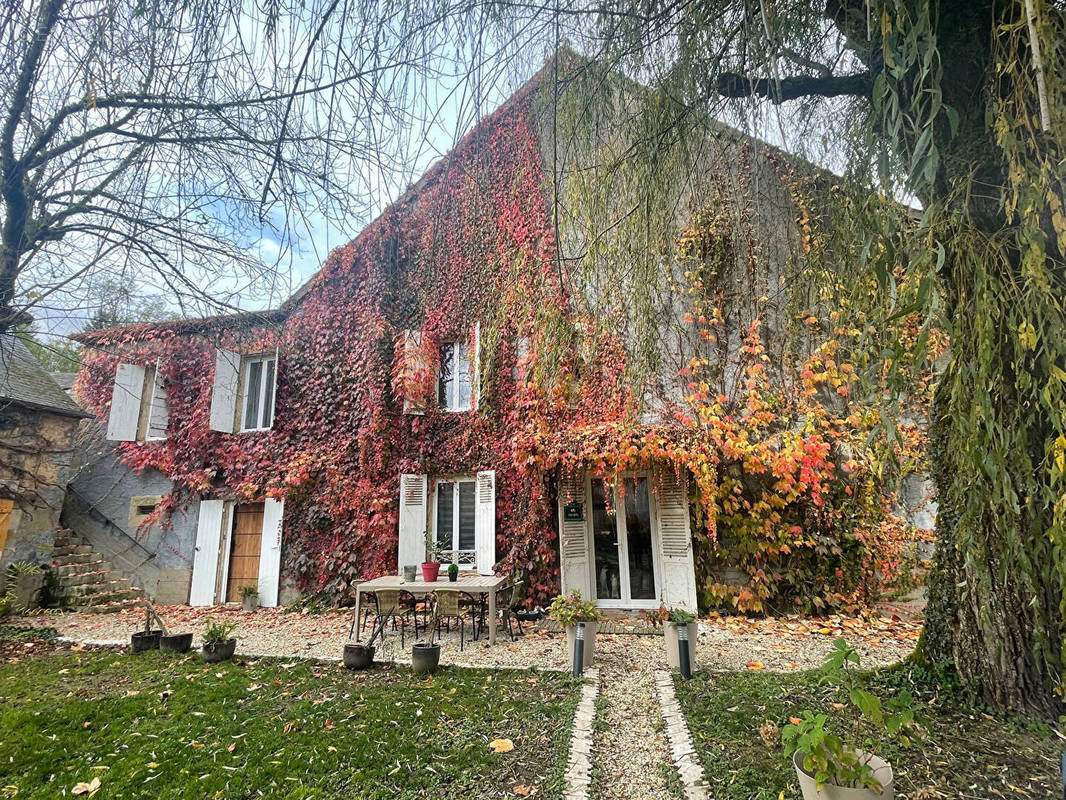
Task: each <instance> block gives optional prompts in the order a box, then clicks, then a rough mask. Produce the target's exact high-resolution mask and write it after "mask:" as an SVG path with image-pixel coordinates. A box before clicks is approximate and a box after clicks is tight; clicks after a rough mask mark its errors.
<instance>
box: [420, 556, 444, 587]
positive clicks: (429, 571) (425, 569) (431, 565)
mask: <svg viewBox="0 0 1066 800" xmlns="http://www.w3.org/2000/svg"><path fill="white" fill-rule="evenodd" d="M439 574H440V562H439V561H423V562H422V580H424V581H425V582H426V583H434V582H436V580H437V575H439Z"/></svg>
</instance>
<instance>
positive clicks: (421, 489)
mask: <svg viewBox="0 0 1066 800" xmlns="http://www.w3.org/2000/svg"><path fill="white" fill-rule="evenodd" d="M428 483H429V481H428V479H427V477H426V476H425V475H401V476H400V540H399V546H398V548H397V551H396V574H397V575H402V574H403V568H404V567H405V566H410V565H412V564H415V565H417V564H421V563H422V562H423V561H425V560H426V491H427V485H428Z"/></svg>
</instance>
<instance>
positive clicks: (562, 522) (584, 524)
mask: <svg viewBox="0 0 1066 800" xmlns="http://www.w3.org/2000/svg"><path fill="white" fill-rule="evenodd" d="M568 503H577V504H580V506H581V516H582V519H581V521H573V522H568V521H567V520H566V506H567V504H568ZM588 515H589V507H588V498H587V497H586V496H585V476H584V475H582V474H578V475H564V476H563V477H562V479H561V480H560V482H559V531H560V535H559V570H560V575H561V582H562V590H563V594H566V593H568V592H571V591H573V590H574V589H577V590H578V591H580V592H581V596H582V597H584V598H585V599H586V600H591V599H593V594H592V581H591V580H590V577H589V575H590V571H591V560H592V559H591V557H590V553H589V535H588Z"/></svg>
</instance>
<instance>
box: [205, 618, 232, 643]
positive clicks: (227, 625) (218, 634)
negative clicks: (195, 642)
mask: <svg viewBox="0 0 1066 800" xmlns="http://www.w3.org/2000/svg"><path fill="white" fill-rule="evenodd" d="M235 630H237V623H235V622H214V621H213V620H208V624H207V627H206V628H204V644H223V643H225V642H228V641H229V640H230V639H232V638H234V636H233V632H234V631H235Z"/></svg>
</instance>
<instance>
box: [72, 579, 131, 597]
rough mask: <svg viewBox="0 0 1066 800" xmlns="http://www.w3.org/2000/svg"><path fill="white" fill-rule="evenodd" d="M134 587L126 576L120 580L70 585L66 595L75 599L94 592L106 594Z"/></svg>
mask: <svg viewBox="0 0 1066 800" xmlns="http://www.w3.org/2000/svg"><path fill="white" fill-rule="evenodd" d="M132 588H133V587H132V586H130V582H129V581H127V580H126V579H125V578H122V579H120V580H107V581H94V582H92V583H82V584H78V585H77V586H70V587H68V588H67V590H66V595H67V597H69V598H71V599H73V598H75V597H89V596H91V595H94V594H105V593H108V592H126V591H129V590H130V589H132Z"/></svg>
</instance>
